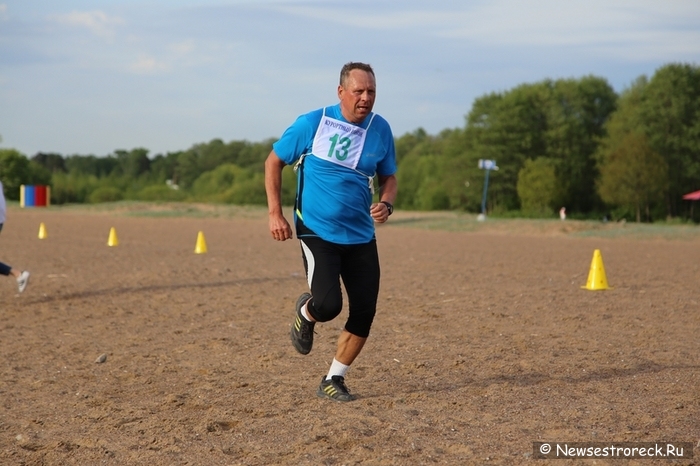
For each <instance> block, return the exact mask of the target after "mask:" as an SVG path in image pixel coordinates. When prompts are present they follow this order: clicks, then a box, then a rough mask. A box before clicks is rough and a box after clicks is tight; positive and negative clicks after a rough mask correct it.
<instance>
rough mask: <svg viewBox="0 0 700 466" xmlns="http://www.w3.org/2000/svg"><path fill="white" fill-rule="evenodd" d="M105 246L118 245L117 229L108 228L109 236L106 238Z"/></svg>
mask: <svg viewBox="0 0 700 466" xmlns="http://www.w3.org/2000/svg"><path fill="white" fill-rule="evenodd" d="M107 246H119V240H118V239H117V230H115V229H114V227H112V228H111V229H110V230H109V238H108V239H107Z"/></svg>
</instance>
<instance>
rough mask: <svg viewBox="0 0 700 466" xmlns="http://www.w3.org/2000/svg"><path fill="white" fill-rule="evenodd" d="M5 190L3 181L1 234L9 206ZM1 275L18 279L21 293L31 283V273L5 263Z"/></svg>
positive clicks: (0, 268)
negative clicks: (20, 270)
mask: <svg viewBox="0 0 700 466" xmlns="http://www.w3.org/2000/svg"><path fill="white" fill-rule="evenodd" d="M4 189H5V188H4V187H3V186H2V181H0V232H2V226H3V225H4V224H5V218H6V216H7V214H6V212H7V204H6V203H5V192H4ZM0 275H5V276H8V277H9V276H10V275H12V276H13V277H15V279H17V288H19V292H20V293H21V292H23V291H24V289H25V288H27V284H28V283H29V272H27V271H26V270H25V271H23V272H19V271H17V270H16V269H13V268H12V267H10V266H9V265H7V264H5V263H3V262H0Z"/></svg>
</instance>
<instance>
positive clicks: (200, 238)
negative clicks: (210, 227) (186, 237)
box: [194, 231, 207, 254]
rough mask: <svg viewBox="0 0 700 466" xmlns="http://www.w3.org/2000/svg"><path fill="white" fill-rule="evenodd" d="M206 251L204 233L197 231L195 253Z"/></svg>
mask: <svg viewBox="0 0 700 466" xmlns="http://www.w3.org/2000/svg"><path fill="white" fill-rule="evenodd" d="M205 252H207V241H206V240H205V239H204V233H202V232H201V231H200V232H199V233H197V245H196V246H195V247H194V253H195V254H204V253H205Z"/></svg>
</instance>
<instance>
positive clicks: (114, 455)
mask: <svg viewBox="0 0 700 466" xmlns="http://www.w3.org/2000/svg"><path fill="white" fill-rule="evenodd" d="M137 213H138V212H137ZM145 213H146V215H133V214H134V212H131V215H126V213H125V212H123V211H120V210H119V209H116V210H112V211H110V210H107V211H102V212H100V211H88V210H80V209H70V208H50V209H26V210H21V209H19V208H16V207H13V208H11V209H10V212H9V216H8V222H7V224H6V225H5V229H4V230H3V231H2V234H1V235H0V260H2V261H3V262H7V263H10V264H12V265H13V266H15V267H18V268H26V269H29V270H30V271H31V273H32V275H31V281H30V284H29V287H28V288H27V291H26V292H25V293H24V294H22V295H19V294H18V293H17V290H16V287H15V283H14V280H11V279H9V278H3V277H0V351H1V354H2V358H1V361H0V464H2V465H59V464H60V465H78V464H79V465H92V464H110V465H131V464H139V465H140V464H147V465H150V466H156V465H239V464H240V465H271V464H279V465H358V464H361V465H420V464H447V465H461V464H506V465H511V464H516V465H517V464H525V463H528V464H548V463H550V462H552V461H551V460H540V459H535V458H534V456H533V442H545V441H547V442H550V441H552V442H553V441H559V442H605V443H616V442H631V441H634V442H660V441H673V442H692V444H693V445H696V447H695V454H696V455H700V443H699V442H700V351H699V350H700V306H699V304H698V303H699V301H700V293H699V291H698V283H699V279H700V234H697V227H695V229H694V230H692V229H691V230H690V231H691V232H695V233H693V234H690V235H684V236H682V237H678V238H674V237H673V235H671V237H670V238H669V237H656V236H654V235H651V236H646V237H637V236H634V235H630V234H624V231H623V232H622V233H621V234H616V232H615V229H621V228H622V227H619V226H611V227H609V228H608V230H606V231H605V232H603V233H605V234H597V233H595V232H593V233H592V234H585V233H581V232H580V231H579V230H583V229H585V228H584V227H581V226H580V225H581V224H576V223H574V222H568V221H567V222H566V223H561V224H557V223H554V222H540V223H534V224H533V223H527V222H517V221H513V222H510V223H509V222H500V223H499V222H494V223H490V224H492V225H500V227H499V228H491V229H490V228H486V227H483V228H482V227H478V226H474V227H469V228H464V225H466V224H467V223H468V221H464V222H463V223H462V227H460V228H457V229H458V230H461V231H444V229H427V228H425V224H423V223H421V222H420V221H416V219H415V218H414V217H413V216H411V215H408V214H403V216H402V213H400V212H397V214H396V215H395V216H394V217H392V220H391V222H390V223H389V224H387V225H384V226H381V227H380V228H379V229H378V232H377V237H378V242H379V248H380V255H381V261H382V289H381V293H380V299H379V311H378V315H377V318H376V320H375V325H374V327H373V330H372V335H371V337H370V339H369V341H368V343H367V345H366V347H365V350H364V352H363V353H362V354H361V355H360V357H359V358H358V360H357V361H356V362H355V364H354V365H353V367H352V368H351V369H350V372H349V373H348V376H347V379H346V381H347V384H348V387H349V388H350V390H351V391H352V392H353V393H354V394H356V395H357V396H358V397H359V399H358V400H356V401H354V402H352V403H346V404H341V403H334V402H331V401H328V400H323V399H319V398H317V397H316V395H315V392H316V388H317V386H318V384H319V382H320V380H321V377H322V376H323V375H324V374H325V372H326V370H327V368H328V366H329V364H330V361H331V360H332V357H333V353H334V349H335V341H336V337H337V335H338V332H339V330H340V328H341V327H342V325H343V322H344V319H345V316H346V314H345V312H346V311H343V314H341V316H340V317H339V318H338V319H336V320H335V321H333V322H330V323H326V324H319V325H317V326H316V331H317V334H316V342H315V346H314V349H313V351H312V352H311V354H309V355H308V356H301V355H299V354H297V353H296V352H295V351H294V349H293V347H292V346H291V344H290V342H289V336H288V335H289V326H290V324H291V321H292V317H293V312H294V311H293V307H294V302H295V300H296V298H297V296H298V295H299V294H300V293H301V292H303V291H306V288H307V286H306V281H305V279H304V276H303V267H302V262H301V256H300V251H299V245H298V242H297V241H296V240H294V241H288V242H286V243H276V242H274V241H272V240H271V239H270V238H269V235H268V232H267V220H266V217H265V215H264V213H263V212H261V211H250V212H243V213H239V214H237V215H228V216H218V217H217V216H212V215H210V213H209V214H207V213H206V212H200V213H199V214H198V213H196V212H195V213H194V214H192V213H190V214H188V215H187V216H172V215H165V214H155V213H148V212H145ZM41 222H44V224H45V226H46V231H47V234H48V237H47V238H45V239H39V238H38V237H37V233H38V230H39V225H40V223H41ZM465 222H466V223H465ZM472 222H473V220H472ZM489 222H491V220H487V222H485V223H487V224H489ZM474 224H475V225H476V223H475V222H474ZM504 225H505V227H504ZM533 225H534V226H533ZM576 225H579V226H576ZM443 226H444V225H443ZM453 226H454V224H453ZM111 227H114V228H115V230H116V232H117V236H118V239H119V245H118V246H117V247H108V246H107V244H106V243H107V239H108V233H109V229H110V228H111ZM198 231H202V232H203V233H204V235H205V238H206V241H207V246H208V252H207V253H206V254H194V247H195V241H196V237H197V233H198ZM577 231H578V232H577ZM685 231H688V230H685ZM595 249H599V250H600V251H601V253H602V257H603V261H604V266H605V270H606V275H607V279H608V283H609V285H610V286H611V287H612V288H611V289H608V290H604V291H590V290H586V289H581V286H582V285H585V284H586V281H587V276H588V273H589V267H590V264H591V259H592V257H593V251H594V250H595ZM101 355H104V356H103V358H104V357H105V356H106V360H105V361H104V362H101V363H100V362H96V361H97V360H98V358H99V357H100V356H101ZM698 461H699V460H698V459H697V457H696V458H695V459H685V460H679V461H672V462H669V461H668V460H665V459H664V460H660V459H647V460H638V461H634V460H632V461H630V460H606V459H597V460H592V459H588V460H567V461H566V462H565V463H561V462H558V461H554V464H583V465H591V464H615V465H623V464H644V465H649V464H685V465H689V464H699V463H698Z"/></svg>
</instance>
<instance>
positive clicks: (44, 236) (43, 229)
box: [39, 222, 46, 239]
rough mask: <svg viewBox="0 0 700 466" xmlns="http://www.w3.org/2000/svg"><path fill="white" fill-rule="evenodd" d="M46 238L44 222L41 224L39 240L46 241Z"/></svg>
mask: <svg viewBox="0 0 700 466" xmlns="http://www.w3.org/2000/svg"><path fill="white" fill-rule="evenodd" d="M45 238H46V225H44V222H41V223H40V224H39V239H45Z"/></svg>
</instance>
